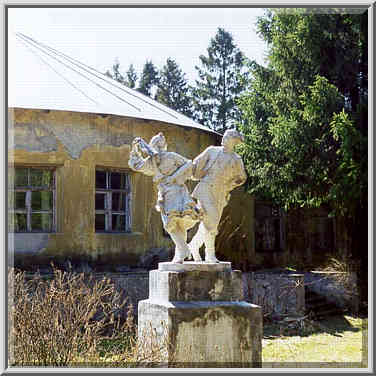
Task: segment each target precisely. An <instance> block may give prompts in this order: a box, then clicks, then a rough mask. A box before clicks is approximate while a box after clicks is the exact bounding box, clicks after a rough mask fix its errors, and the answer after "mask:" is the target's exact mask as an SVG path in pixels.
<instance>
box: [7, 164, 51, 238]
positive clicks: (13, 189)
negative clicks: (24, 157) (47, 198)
mask: <svg viewBox="0 0 376 376" xmlns="http://www.w3.org/2000/svg"><path fill="white" fill-rule="evenodd" d="M17 169H19V170H21V169H25V170H27V185H20V186H16V181H15V179H16V170H17ZM12 170H13V171H12V172H13V181H12V182H9V183H8V194H9V195H12V196H13V197H12V201H13V207H10V206H9V204H8V215H10V216H14V215H15V214H17V213H19V214H26V230H25V231H15V228H14V227H13V229H8V232H10V233H15V234H36V233H42V234H44V233H55V232H56V167H55V166H53V167H52V166H14V167H12ZM31 170H49V171H51V172H52V182H51V185H49V186H33V185H31V178H30V171H31ZM17 192H25V193H26V194H25V208H24V209H16V201H15V197H16V194H17ZM33 192H52V208H51V209H50V210H42V209H40V210H33V208H32V193H33ZM32 214H50V215H51V216H52V223H51V226H50V231H47V230H33V229H32V223H31V222H32Z"/></svg>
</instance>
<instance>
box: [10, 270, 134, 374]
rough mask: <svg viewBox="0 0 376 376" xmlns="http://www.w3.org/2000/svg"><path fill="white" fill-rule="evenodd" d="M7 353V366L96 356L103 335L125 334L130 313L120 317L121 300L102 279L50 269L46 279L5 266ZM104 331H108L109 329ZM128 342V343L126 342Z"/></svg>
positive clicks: (67, 363) (128, 330)
mask: <svg viewBox="0 0 376 376" xmlns="http://www.w3.org/2000/svg"><path fill="white" fill-rule="evenodd" d="M8 286H9V295H8V296H9V304H8V307H9V311H8V314H9V332H8V333H9V346H10V348H9V354H10V364H11V365H13V366H52V367H58V366H72V365H74V364H77V362H79V361H80V362H88V363H90V362H95V361H98V354H97V348H98V345H99V343H100V342H101V341H102V340H103V336H105V335H107V337H108V338H110V339H111V338H112V339H115V337H116V336H118V335H119V333H121V335H122V336H123V337H124V336H128V337H131V336H132V335H134V333H135V328H134V325H133V321H132V318H131V316H129V317H128V320H126V321H125V323H123V324H122V323H121V320H120V316H119V312H120V311H121V308H122V307H123V305H124V304H125V302H121V301H120V295H119V294H118V293H117V292H116V291H115V289H114V285H113V284H111V283H110V281H109V280H108V279H105V278H104V279H102V280H100V281H95V280H94V279H93V278H92V277H88V276H86V275H85V274H83V273H81V274H76V273H67V272H62V271H60V270H57V269H54V271H53V277H52V278H50V279H46V278H42V277H41V276H40V275H35V276H34V277H33V278H31V279H28V278H27V277H26V275H25V273H24V272H21V271H17V270H14V269H11V270H10V271H9V273H8ZM109 333H110V335H109ZM128 345H129V344H128Z"/></svg>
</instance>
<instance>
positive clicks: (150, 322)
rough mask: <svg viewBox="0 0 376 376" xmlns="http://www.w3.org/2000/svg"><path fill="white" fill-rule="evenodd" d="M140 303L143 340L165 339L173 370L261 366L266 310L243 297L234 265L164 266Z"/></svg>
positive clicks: (166, 361)
mask: <svg viewBox="0 0 376 376" xmlns="http://www.w3.org/2000/svg"><path fill="white" fill-rule="evenodd" d="M149 286H150V287H149V299H147V300H142V301H140V302H139V304H138V334H139V337H140V339H144V340H145V336H147V335H148V333H150V330H151V329H152V330H153V331H154V333H155V337H156V339H157V341H159V343H161V342H162V341H164V340H166V343H165V349H164V352H163V353H164V358H163V359H162V362H163V364H165V365H166V366H168V367H190V368H193V367H236V368H239V367H260V366H261V339H262V312H261V307H259V306H256V305H254V304H249V303H246V302H244V301H242V299H243V289H242V276H241V272H240V271H233V270H231V263H216V264H214V263H213V264H211V263H206V262H185V263H183V264H173V263H160V264H159V268H158V270H153V271H151V272H150V283H149Z"/></svg>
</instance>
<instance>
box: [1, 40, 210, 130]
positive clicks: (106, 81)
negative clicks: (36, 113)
mask: <svg viewBox="0 0 376 376" xmlns="http://www.w3.org/2000/svg"><path fill="white" fill-rule="evenodd" d="M9 38H10V40H9V49H8V50H9V51H8V52H9V53H8V59H9V60H8V61H9V64H8V74H9V75H8V105H9V107H18V108H32V109H49V110H63V111H77V112H88V113H100V114H113V115H120V116H128V117H135V118H141V119H149V120H158V121H163V122H167V123H173V124H178V125H182V126H186V127H192V128H198V129H201V130H205V131H208V132H212V133H216V132H214V131H213V130H211V129H210V128H208V127H206V126H203V125H201V124H199V123H196V122H195V121H193V120H192V119H190V118H188V117H186V116H184V115H182V114H180V113H178V112H176V111H174V110H172V109H170V108H168V107H166V106H164V105H162V104H160V103H158V102H157V101H155V100H153V99H151V98H149V97H148V96H146V95H143V94H141V93H139V92H138V91H136V90H132V89H130V88H128V87H126V86H125V85H122V84H120V83H118V82H117V81H115V80H113V79H112V78H109V77H107V76H106V75H105V74H103V73H102V72H99V71H97V70H96V69H94V68H92V67H90V66H88V65H86V64H84V63H81V62H79V61H77V60H76V59H73V58H72V57H69V56H68V55H66V54H64V53H62V52H59V51H57V50H55V49H54V48H51V47H49V46H47V45H46V44H44V43H40V42H38V41H36V40H34V39H32V38H31V37H29V36H27V35H25V34H22V33H16V34H12V35H10V36H9ZM15 62H17V64H15ZM20 63H21V65H20ZM20 67H21V68H20Z"/></svg>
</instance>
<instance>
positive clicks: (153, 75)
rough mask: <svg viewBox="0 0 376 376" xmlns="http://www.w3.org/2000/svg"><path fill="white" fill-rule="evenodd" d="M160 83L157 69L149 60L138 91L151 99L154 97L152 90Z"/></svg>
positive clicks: (143, 71)
mask: <svg viewBox="0 0 376 376" xmlns="http://www.w3.org/2000/svg"><path fill="white" fill-rule="evenodd" d="M158 81H159V74H158V70H157V68H156V67H155V66H154V64H153V63H152V61H151V60H147V61H146V63H145V65H144V69H143V70H142V75H141V78H140V82H139V87H138V88H137V90H138V91H139V92H140V93H142V94H145V95H147V96H149V97H152V95H153V93H152V89H153V88H154V87H156V85H157V84H158Z"/></svg>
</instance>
